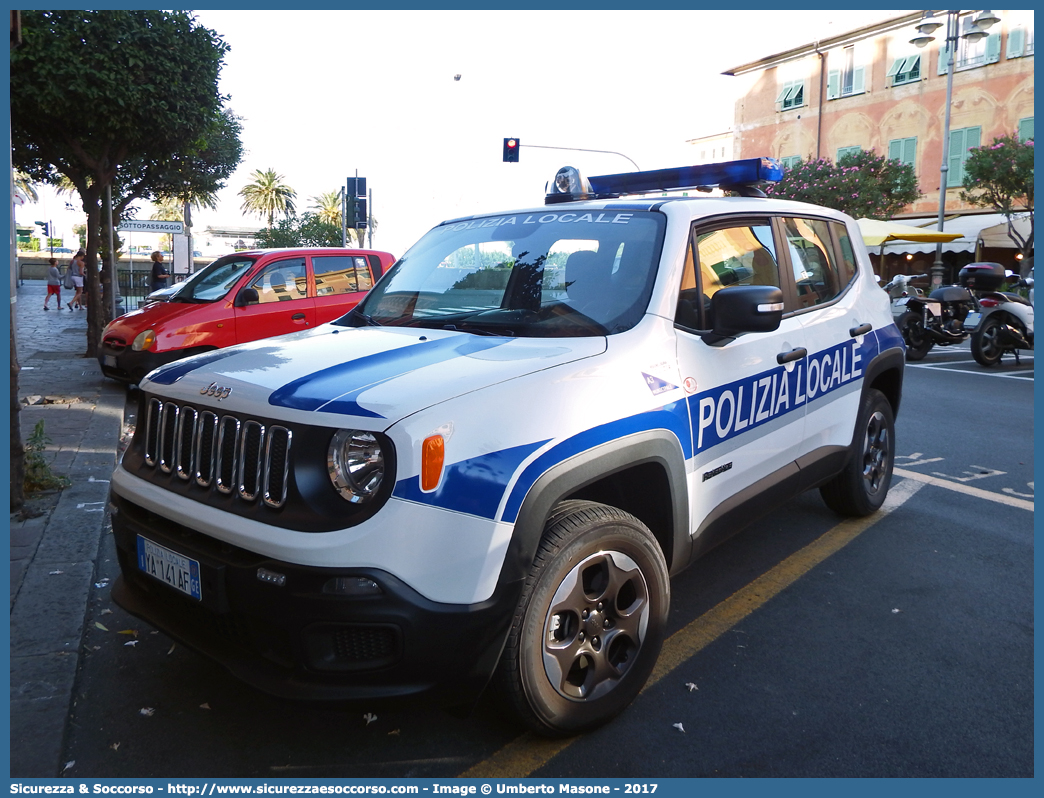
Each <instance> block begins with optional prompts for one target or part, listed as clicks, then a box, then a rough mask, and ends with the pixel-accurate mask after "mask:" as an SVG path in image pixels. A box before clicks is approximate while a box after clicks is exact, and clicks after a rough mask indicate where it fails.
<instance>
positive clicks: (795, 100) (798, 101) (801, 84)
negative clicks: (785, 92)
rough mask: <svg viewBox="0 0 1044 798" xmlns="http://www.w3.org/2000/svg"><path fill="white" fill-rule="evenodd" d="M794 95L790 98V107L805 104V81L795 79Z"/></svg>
mask: <svg viewBox="0 0 1044 798" xmlns="http://www.w3.org/2000/svg"><path fill="white" fill-rule="evenodd" d="M794 84H795V85H794V96H793V97H791V99H790V107H791V108H798V107H799V106H802V105H804V104H805V81H803V80H796V81H794Z"/></svg>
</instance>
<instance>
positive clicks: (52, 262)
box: [44, 258, 62, 310]
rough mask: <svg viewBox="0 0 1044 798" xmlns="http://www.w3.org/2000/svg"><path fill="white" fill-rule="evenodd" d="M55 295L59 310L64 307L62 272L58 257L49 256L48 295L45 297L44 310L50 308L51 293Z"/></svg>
mask: <svg viewBox="0 0 1044 798" xmlns="http://www.w3.org/2000/svg"><path fill="white" fill-rule="evenodd" d="M52 294H53V295H54V298H55V305H56V306H57V309H58V310H61V309H62V273H61V272H60V271H59V270H58V259H57V258H48V260H47V296H45V297H44V310H50V308H49V307H47V303H48V302H50V301H51V295H52Z"/></svg>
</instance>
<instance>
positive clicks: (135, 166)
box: [10, 10, 242, 356]
mask: <svg viewBox="0 0 1044 798" xmlns="http://www.w3.org/2000/svg"><path fill="white" fill-rule="evenodd" d="M21 21H22V44H21V46H19V47H17V48H15V49H13V50H12V51H11V74H10V78H11V136H12V152H13V160H14V163H15V165H16V166H17V167H18V168H19V169H21V170H22V171H23V172H25V173H26V174H27V175H28V176H29V178H30V179H31V180H33V181H36V182H41V183H48V184H51V185H58V184H59V183H60V181H61V179H62V177H63V176H64V177H66V178H68V180H69V181H70V182H71V183H72V185H73V186H74V187H75V189H76V192H77V193H78V194H79V198H80V201H81V203H82V208H83V211H84V213H85V214H86V216H87V248H86V249H87V259H86V261H87V263H88V264H92V263H98V258H99V254H104V250H105V247H107V238H108V237H107V235H104V234H103V233H104V229H105V227H106V225H107V220H106V219H103V214H102V207H103V203H104V200H105V197H106V194H107V192H108V191H109V190H110V189H111V191H112V197H113V216H114V219H113V221H114V224H117V225H118V223H119V219H120V217H121V215H122V214H124V213H127V212H129V210H130V208H131V202H133V201H134V200H135V199H137V198H146V199H149V198H153V197H156V196H161V195H174V196H177V195H179V193H180V192H185V191H190V190H191V191H196V192H199V191H216V190H219V189H220V188H221V187H222V186H223V185H224V183H223V181H225V180H227V178H228V177H229V176H230V175H231V174H232V172H233V171H234V170H235V167H236V166H237V165H238V163H239V161H240V159H241V157H242V144H241V143H240V141H239V132H240V126H239V120H238V119H237V118H236V117H235V116H233V115H232V114H231V112H229V111H227V109H225V108H224V102H225V101H226V100H227V98H226V97H224V96H222V95H221V94H220V93H219V92H218V89H217V80H218V74H219V72H220V69H221V66H222V62H223V59H224V57H225V53H226V52H227V51H228V45H226V44H225V43H224V41H223V40H222V39H221V38H220V37H219V36H218V34H217V33H215V32H214V31H212V30H209V29H207V28H204V27H202V26H201V25H198V24H196V22H195V19H194V18H193V17H192V16H191V15H190V14H189V13H187V12H183V11H173V12H171V11H122V10H120V11H113V10H106V11H79V10H77V11H23V12H21ZM103 263H104V264H105V269H106V270H105V274H104V280H105V282H106V283H107V284H110V285H111V283H112V281H113V277H114V275H112V274H110V273H109V272H110V267H109V260H108V259H105V260H104V261H103ZM101 288H102V282H101V280H100V279H99V273H98V271H97V269H93V268H89V269H88V270H87V297H88V307H87V310H88V314H87V355H88V356H93V355H94V354H95V353H96V349H97V344H98V341H99V340H100V338H101V331H102V328H103V327H104V324H105V322H106V321H107V319H108V315H109V306H108V305H109V303H108V302H104V303H103V301H102V290H101Z"/></svg>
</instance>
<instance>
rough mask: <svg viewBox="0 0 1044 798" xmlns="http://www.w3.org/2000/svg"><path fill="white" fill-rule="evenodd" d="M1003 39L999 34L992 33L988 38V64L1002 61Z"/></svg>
mask: <svg viewBox="0 0 1044 798" xmlns="http://www.w3.org/2000/svg"><path fill="white" fill-rule="evenodd" d="M1000 45H1001V39H1000V34H999V33H991V34H990V35H989V36H987V37H986V63H987V64H996V63H997V62H998V61H1000V50H1001V48H1000Z"/></svg>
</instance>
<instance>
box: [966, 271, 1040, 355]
mask: <svg viewBox="0 0 1044 798" xmlns="http://www.w3.org/2000/svg"><path fill="white" fill-rule="evenodd" d="M965 269H971V270H974V271H975V272H976V276H975V278H974V285H975V287H976V288H977V289H978V292H977V293H978V300H979V308H978V311H977V312H973V313H969V314H968V317H967V318H966V319H965V321H964V326H965V329H967V330H969V331H970V332H971V352H972V357H974V358H975V362H976V363H978V364H979V365H981V366H994V365H996V364H997V363H999V362H1000V359H1001V357H1002V356H1003V355H1004V354H1005V353H1006V352H1011V353H1012V354H1014V355H1015V363H1016V364H1018V362H1019V350H1022V349H1027V350H1032V349H1033V305H1032V304H1031V303H1030V302H1029V301H1028V300H1026V299H1024V298H1023V297H1021V296H1019V295H1018V294H1015V293H1011V292H1008V291H999V290H996V289H999V288H1000V287H1001V285H1002V284H1003V281H1004V279H1005V277H1006V276H1007V277H1014V276H1015V275H1014V273H1012V272H1005V271H1004V267H1002V266H1001V265H1000V264H999V263H969V264H968V265H967V266H965V268H964V269H962V270H961V272H962V274H963V272H964V270H965ZM1016 286H1017V287H1025V288H1032V287H1033V280H1032V278H1029V279H1025V280H1024V279H1021V278H1020V279H1019V280H1018V282H1017V283H1016Z"/></svg>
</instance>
